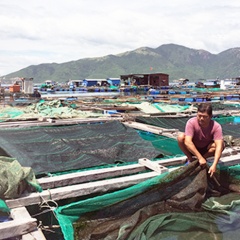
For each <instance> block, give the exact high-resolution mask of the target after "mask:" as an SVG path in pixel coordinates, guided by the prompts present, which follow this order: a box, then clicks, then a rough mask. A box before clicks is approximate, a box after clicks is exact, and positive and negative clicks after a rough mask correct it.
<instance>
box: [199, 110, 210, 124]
mask: <svg viewBox="0 0 240 240" xmlns="http://www.w3.org/2000/svg"><path fill="white" fill-rule="evenodd" d="M197 119H198V123H199V125H200V126H201V127H207V126H208V124H209V122H210V120H211V116H210V115H208V113H207V112H204V113H202V112H198V113H197Z"/></svg>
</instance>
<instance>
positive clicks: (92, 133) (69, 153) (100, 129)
mask: <svg viewBox="0 0 240 240" xmlns="http://www.w3.org/2000/svg"><path fill="white" fill-rule="evenodd" d="M0 153H1V155H2V156H8V157H12V158H16V159H17V160H18V161H19V162H20V164H21V165H22V166H28V167H31V168H32V169H33V170H34V172H35V174H36V175H39V174H44V173H46V174H48V173H51V172H61V171H67V170H74V169H83V168H90V167H94V166H101V165H107V164H117V163H127V162H136V161H138V159H139V158H143V157H146V158H149V159H153V158H156V157H158V156H160V155H162V153H161V151H160V150H157V149H156V148H154V147H153V145H152V144H151V142H150V141H145V140H144V139H143V138H141V137H140V136H139V134H138V133H137V132H136V131H135V130H134V129H132V128H129V127H125V126H124V125H123V124H122V123H120V122H119V121H112V122H108V123H100V124H99V123H98V124H81V125H73V126H56V127H31V128H24V129H23V128H9V129H0Z"/></svg>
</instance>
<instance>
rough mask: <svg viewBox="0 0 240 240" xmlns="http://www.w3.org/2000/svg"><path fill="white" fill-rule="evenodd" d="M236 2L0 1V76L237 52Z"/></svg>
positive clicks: (239, 26) (239, 30) (239, 24)
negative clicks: (111, 59)
mask: <svg viewBox="0 0 240 240" xmlns="http://www.w3.org/2000/svg"><path fill="white" fill-rule="evenodd" d="M239 10H240V2H239V0H232V1H226V0H218V1H206V0H202V1H200V0H174V1H171V2H170V1H165V0H131V1H129V0H114V1H112V0H101V1H99V0H68V1H65V0H34V1H32V0H31V1H30V0H22V1H19V0H2V1H1V3H0V11H1V15H0V34H1V37H0V75H5V74H8V73H11V72H14V71H17V70H20V69H22V68H25V67H27V66H29V65H35V64H41V63H51V62H58V63H62V62H67V61H71V60H77V59H81V58H86V57H98V56H104V55H108V54H118V53H122V52H125V51H129V50H134V49H136V48H139V47H144V46H148V47H153V48H156V47H158V46H160V45H162V44H167V43H175V44H180V45H183V46H186V47H190V48H196V49H205V50H207V51H210V52H212V53H219V52H221V51H224V50H226V49H228V48H232V47H238V45H237V44H239V39H238V38H239V36H240V20H239V17H238V15H239Z"/></svg>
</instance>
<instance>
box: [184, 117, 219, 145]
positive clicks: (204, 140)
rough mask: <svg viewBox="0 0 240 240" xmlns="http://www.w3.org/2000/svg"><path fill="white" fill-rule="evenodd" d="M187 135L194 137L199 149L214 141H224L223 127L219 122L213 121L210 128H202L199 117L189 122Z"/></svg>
mask: <svg viewBox="0 0 240 240" xmlns="http://www.w3.org/2000/svg"><path fill="white" fill-rule="evenodd" d="M185 135H186V136H191V137H192V141H193V143H194V145H195V146H196V147H197V148H204V147H206V146H208V144H210V143H211V142H212V141H213V140H222V139H223V135H222V127H221V125H220V124H219V123H218V122H216V121H214V120H212V119H211V121H210V123H209V125H208V127H206V128H202V127H200V126H199V124H198V120H197V117H193V118H190V119H189V120H188V121H187V124H186V128H185Z"/></svg>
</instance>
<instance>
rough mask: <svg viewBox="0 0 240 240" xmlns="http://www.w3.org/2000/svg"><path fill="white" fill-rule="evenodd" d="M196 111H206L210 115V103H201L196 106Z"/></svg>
mask: <svg viewBox="0 0 240 240" xmlns="http://www.w3.org/2000/svg"><path fill="white" fill-rule="evenodd" d="M198 112H201V113H204V112H206V113H207V114H208V115H209V116H212V105H211V104H210V103H201V104H199V106H198Z"/></svg>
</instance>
